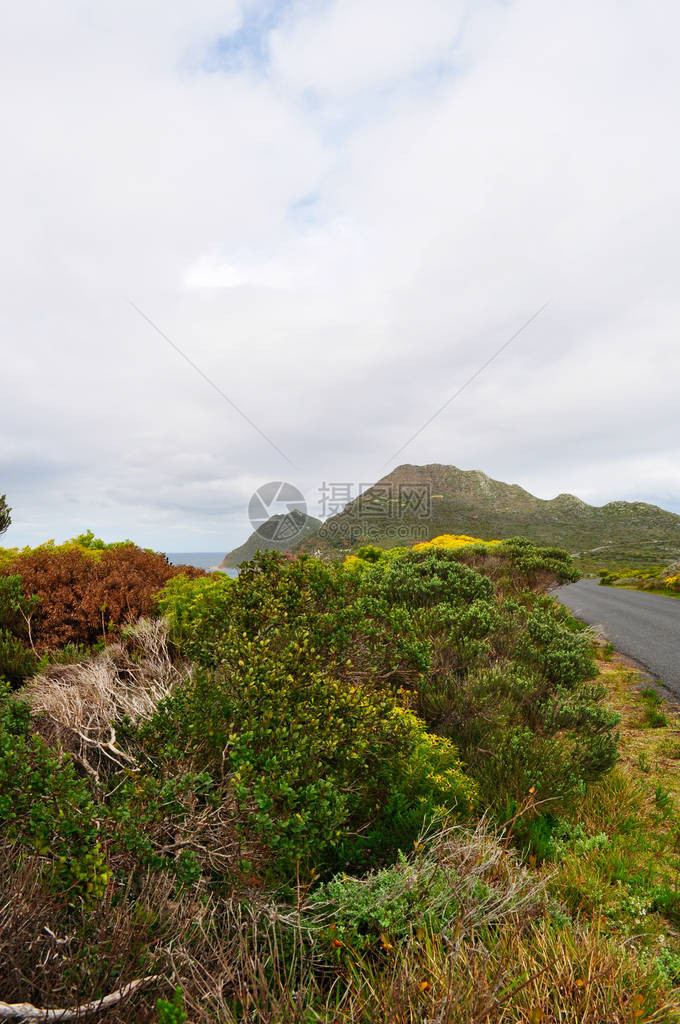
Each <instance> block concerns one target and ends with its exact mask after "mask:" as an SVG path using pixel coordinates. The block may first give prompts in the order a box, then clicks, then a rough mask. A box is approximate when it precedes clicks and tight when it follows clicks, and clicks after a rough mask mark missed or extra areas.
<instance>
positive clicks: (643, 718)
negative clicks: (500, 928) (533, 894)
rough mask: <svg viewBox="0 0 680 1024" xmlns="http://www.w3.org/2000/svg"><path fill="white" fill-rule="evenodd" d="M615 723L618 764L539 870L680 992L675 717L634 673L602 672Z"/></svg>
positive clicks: (679, 763) (679, 747)
mask: <svg viewBox="0 0 680 1024" xmlns="http://www.w3.org/2000/svg"><path fill="white" fill-rule="evenodd" d="M600 669H601V679H602V680H603V681H604V682H605V683H606V685H607V688H608V702H609V704H610V706H611V707H612V708H613V709H614V710H616V711H617V712H618V713H619V714H620V715H621V724H620V759H619V762H618V765H617V766H616V768H615V769H614V770H613V771H612V772H611V773H610V774H609V775H608V776H607V777H606V778H605V779H603V780H602V781H601V782H599V783H598V784H597V785H595V786H592V787H591V788H590V790H589V792H588V794H587V796H586V797H585V800H584V801H583V802H582V803H581V804H580V806H579V808H578V814H577V815H575V816H574V818H572V819H571V820H569V819H568V818H567V819H565V820H564V821H561V822H559V823H557V824H555V825H554V828H553V831H552V833H551V835H550V837H549V842H548V844H547V845H548V846H549V851H548V852H549V856H548V857H546V859H545V861H544V865H543V870H545V871H547V872H552V876H551V879H550V882H549V887H550V890H551V892H552V893H553V894H554V895H555V896H556V897H557V898H558V899H559V900H560V902H561V903H563V905H564V907H565V908H566V909H567V910H568V911H569V912H570V914H572V915H574V916H575V917H576V918H577V919H578V918H590V919H593V920H597V922H598V925H597V927H598V928H600V929H602V930H603V931H604V932H605V933H606V934H608V935H610V936H616V937H617V939H618V940H620V941H621V942H622V943H623V944H625V945H628V946H630V947H631V948H635V949H637V951H638V955H639V957H640V960H641V962H651V963H653V964H654V965H655V967H656V968H657V969H658V970H659V972H660V974H661V975H663V976H664V977H665V978H666V980H667V981H669V982H671V983H673V984H678V983H680V931H679V927H680V815H679V807H680V716H679V715H678V711H677V709H675V708H674V707H671V706H670V705H667V704H665V703H664V702H663V700H662V699H661V697H660V696H659V695H658V693H657V692H656V690H654V689H653V688H650V687H649V685H648V683H646V682H645V678H644V677H643V676H642V675H641V673H639V672H637V671H635V670H633V669H630V668H628V667H626V666H625V665H624V664H623V663H622V662H621V661H620V660H618V659H616V656H615V659H614V660H613V661H609V662H608V661H602V662H601V663H600Z"/></svg>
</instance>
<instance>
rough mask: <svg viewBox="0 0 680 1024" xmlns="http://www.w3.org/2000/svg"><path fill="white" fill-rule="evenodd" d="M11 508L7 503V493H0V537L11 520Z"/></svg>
mask: <svg viewBox="0 0 680 1024" xmlns="http://www.w3.org/2000/svg"><path fill="white" fill-rule="evenodd" d="M11 511H12V509H11V508H10V507H9V506H8V504H7V495H6V494H0V537H2V535H3V533H6V532H7V530H8V529H9V527H10V524H11V522H12V517H11V515H10V513H11Z"/></svg>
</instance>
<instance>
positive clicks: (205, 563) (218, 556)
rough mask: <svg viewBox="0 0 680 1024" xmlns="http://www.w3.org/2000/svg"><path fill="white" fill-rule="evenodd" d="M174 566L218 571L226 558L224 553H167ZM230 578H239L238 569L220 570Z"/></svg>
mask: <svg viewBox="0 0 680 1024" xmlns="http://www.w3.org/2000/svg"><path fill="white" fill-rule="evenodd" d="M165 554H166V556H167V558H168V561H169V562H171V563H172V565H195V566H196V568H197V569H216V568H217V566H218V565H219V564H220V562H221V561H222V559H223V558H224V551H166V552H165ZM220 572H226V573H227V575H228V576H238V569H220Z"/></svg>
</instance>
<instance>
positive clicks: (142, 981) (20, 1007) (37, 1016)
mask: <svg viewBox="0 0 680 1024" xmlns="http://www.w3.org/2000/svg"><path fill="white" fill-rule="evenodd" d="M157 980H158V975H157V974H150V975H149V976H148V977H146V978H137V979H136V980H135V981H131V982H129V983H128V984H127V985H123V987H122V988H119V989H117V990H116V991H115V992H111V994H110V995H108V996H103V997H102V998H101V999H95V1000H94V1001H93V1002H91V1003H85V1004H84V1005H82V1006H71V1007H68V1008H66V1009H53V1010H41V1009H39V1008H38V1007H37V1006H33V1005H32V1004H31V1003H3V1002H0V1020H16V1021H26V1022H28V1021H41V1022H45V1024H48V1022H51V1021H62V1020H78V1019H79V1018H80V1017H89V1016H90V1015H91V1014H93V1013H100V1012H101V1011H102V1010H107V1009H108V1008H109V1007H110V1006H115V1004H116V1003H119V1002H120V1001H121V999H125V997H126V996H129V995H132V993H133V992H135V991H136V990H137V989H138V988H141V986H142V985H148V984H149V983H150V982H152V981H157Z"/></svg>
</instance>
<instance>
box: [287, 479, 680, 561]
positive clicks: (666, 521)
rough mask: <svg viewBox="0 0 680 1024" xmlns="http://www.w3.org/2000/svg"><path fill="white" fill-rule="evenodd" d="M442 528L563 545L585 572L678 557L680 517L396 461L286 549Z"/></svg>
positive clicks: (414, 535)
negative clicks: (542, 494)
mask: <svg viewBox="0 0 680 1024" xmlns="http://www.w3.org/2000/svg"><path fill="white" fill-rule="evenodd" d="M428 495H429V500H428ZM428 503H429V510H428V509H427V508H426V507H425V506H426V505H427V504H428ZM442 533H454V534H469V535H471V536H473V537H482V538H484V539H487V540H490V539H494V538H499V539H500V538H503V537H513V536H523V537H527V538H529V540H533V541H535V542H536V543H539V544H546V545H555V546H559V547H564V548H566V549H567V550H568V551H570V552H571V553H572V554H573V555H575V556H576V557H577V558H578V560H579V564H580V565H581V567H582V568H583V569H584V570H586V571H589V570H593V569H595V568H599V567H601V566H602V567H616V566H624V565H625V566H641V565H653V564H655V565H665V564H668V562H670V561H672V560H673V559H677V558H679V557H680V516H678V515H675V514H674V513H672V512H668V511H665V510H664V509H661V508H658V507H657V506H655V505H648V504H645V503H644V502H626V501H613V502H610V503H609V504H608V505H604V506H602V507H596V506H593V505H587V504H586V503H585V502H583V501H581V500H580V499H579V498H577V497H575V496H574V495H572V494H560V495H558V496H557V497H556V498H552V499H551V500H547V501H546V500H543V499H541V498H537V497H535V496H534V495H533V494H530V493H529V492H528V491H525V490H524V488H522V487H519V486H518V485H517V484H506V483H503V482H502V481H500V480H492V479H491V478H490V477H488V476H486V474H485V473H482V472H480V471H478V470H470V471H466V470H462V469H457V468H456V467H455V466H444V465H439V464H434V465H429V466H413V465H404V466H399V467H397V469H395V470H393V472H392V473H389V474H388V475H387V476H386V477H383V479H382V480H380V481H378V483H377V484H375V485H374V486H373V487H372V488H370V490H368V491H367V492H366V493H365V494H364V495H362V497H361V498H359V499H356V500H355V501H353V502H350V503H349V504H348V505H347V506H346V507H345V508H344V509H343V511H342V512H341V513H339V514H338V515H336V516H332V517H331V518H330V519H328V520H326V522H325V523H324V524H323V526H322V527H321V528H320V529H319V531H318V532H317V533H314V534H312V535H310V536H308V537H306V538H304V539H303V540H301V541H299V542H298V543H297V544H296V545H295V547H294V550H296V551H312V550H315V549H320V550H321V551H322V552H323V553H324V554H326V555H327V556H330V557H339V556H340V555H341V554H342V553H343V552H346V551H347V550H349V549H352V548H356V547H357V546H359V545H360V544H378V545H380V546H381V547H394V546H395V545H398V544H412V543H414V542H417V541H419V540H428V539H431V538H432V537H436V536H438V535H439V534H442Z"/></svg>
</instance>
